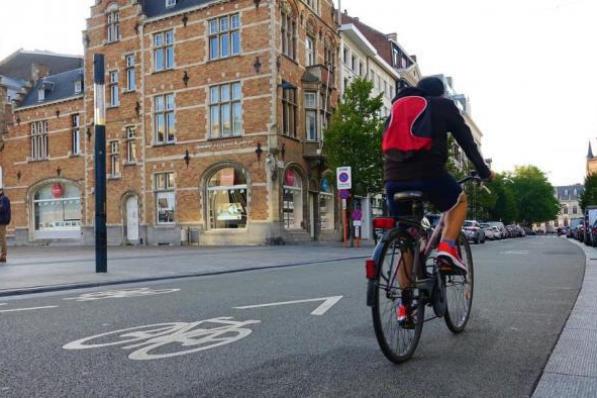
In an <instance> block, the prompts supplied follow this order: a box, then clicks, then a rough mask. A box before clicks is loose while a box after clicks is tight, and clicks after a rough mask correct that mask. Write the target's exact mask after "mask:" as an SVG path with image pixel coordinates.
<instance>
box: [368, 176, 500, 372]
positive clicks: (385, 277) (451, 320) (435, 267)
mask: <svg viewBox="0 0 597 398" xmlns="http://www.w3.org/2000/svg"><path fill="white" fill-rule="evenodd" d="M469 181H474V182H475V183H478V184H479V185H480V186H482V187H483V188H484V189H485V190H487V191H488V192H489V190H488V189H487V188H486V187H485V186H483V184H482V182H483V181H482V180H481V179H480V178H479V177H477V176H476V175H474V174H472V175H470V176H468V177H466V178H464V179H463V180H461V181H459V183H460V184H465V183H467V182H469ZM394 200H396V201H398V202H399V203H401V204H405V205H406V206H407V207H410V208H411V209H412V212H411V214H408V215H405V216H400V217H396V218H394V217H379V218H376V219H375V220H374V226H375V227H376V228H380V229H384V230H385V233H384V236H383V238H382V239H381V241H380V242H379V243H378V244H377V246H376V248H375V250H374V254H373V258H372V259H369V260H367V261H366V267H365V268H366V274H367V279H368V287H367V305H368V306H369V307H371V310H372V315H373V326H374V329H375V335H376V337H377V341H378V343H379V346H380V348H381V350H382V352H383V353H384V355H385V356H386V357H387V358H388V359H389V360H390V361H392V362H394V363H401V362H404V361H406V360H408V359H410V358H411V357H412V356H413V354H414V352H415V350H416V348H417V345H418V343H419V339H420V337H421V333H422V331H423V324H424V323H425V322H427V321H430V320H433V319H437V318H442V317H443V318H444V320H445V322H446V326H447V327H448V329H450V331H451V332H452V333H454V334H458V333H462V332H463V331H464V329H465V327H466V324H467V323H468V321H469V318H470V313H471V306H472V300H473V290H474V269H473V258H472V254H471V248H470V246H469V243H468V240H467V239H466V237H465V236H464V234H461V235H460V238H459V240H458V242H457V243H458V249H459V253H460V256H461V258H462V260H463V262H464V263H465V264H466V265H467V269H468V270H467V273H466V275H463V274H461V273H457V272H441V271H440V268H441V265H442V264H440V262H441V261H443V260H440V259H437V258H435V257H433V256H432V253H433V251H434V250H435V249H436V247H437V245H438V244H439V242H440V239H441V233H442V230H443V226H444V222H445V221H444V220H445V214H442V216H441V218H440V220H439V222H438V223H437V226H436V227H435V228H434V229H433V228H432V227H431V224H430V222H429V221H428V220H427V218H426V217H425V216H424V195H423V193H421V192H401V193H397V194H396V195H395V196H394ZM405 256H408V257H412V264H413V265H412V269H411V272H410V273H408V271H407V275H409V279H410V285H409V286H408V287H406V288H405V289H403V288H401V287H400V286H399V283H398V272H399V268H400V266H401V265H403V266H404V257H405ZM405 270H406V269H405ZM405 290H408V291H409V298H410V302H411V314H410V319H409V320H410V322H409V325H408V326H407V325H403V324H401V322H399V321H398V319H397V318H398V316H397V311H398V305H399V304H400V303H401V299H402V297H403V293H404V291H405ZM384 300H385V301H384ZM427 306H429V307H432V308H433V311H434V313H435V316H433V317H431V318H429V319H425V307H427ZM386 329H390V335H389V336H388V333H387V330H386Z"/></svg>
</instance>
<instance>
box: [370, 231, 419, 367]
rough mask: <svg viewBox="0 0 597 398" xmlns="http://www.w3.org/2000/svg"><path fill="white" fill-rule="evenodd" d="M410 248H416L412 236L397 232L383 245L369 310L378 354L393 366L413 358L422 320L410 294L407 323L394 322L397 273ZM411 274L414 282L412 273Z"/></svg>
mask: <svg viewBox="0 0 597 398" xmlns="http://www.w3.org/2000/svg"><path fill="white" fill-rule="evenodd" d="M413 247H417V246H416V242H413V239H412V237H410V236H409V235H408V234H406V233H402V232H399V233H397V235H396V236H395V237H393V238H391V239H389V240H388V242H386V243H385V244H384V248H383V251H382V253H383V254H382V256H381V258H380V261H379V263H378V264H377V267H378V270H377V280H376V290H377V291H376V293H375V296H374V301H373V306H372V308H371V309H372V313H373V327H374V329H375V336H376V337H377V342H378V343H379V347H380V348H381V351H382V352H383V354H384V355H385V356H386V358H388V359H389V360H390V361H392V362H394V363H401V362H404V361H406V360H408V359H410V358H411V357H412V356H413V354H414V352H415V350H416V348H417V345H418V344H419V339H420V337H421V332H422V330H423V322H424V320H425V305H424V304H423V303H422V302H421V301H420V300H419V299H418V297H415V296H413V295H412V294H411V314H410V315H411V316H410V319H409V322H408V323H405V322H399V321H398V306H399V305H400V303H401V300H402V297H403V293H404V289H403V287H401V286H400V284H399V283H398V270H399V269H400V267H405V257H407V256H410V258H411V259H412V255H411V254H410V253H412V252H413ZM411 275H413V280H414V270H413V272H412V273H411ZM404 287H406V286H404ZM411 292H412V290H411Z"/></svg>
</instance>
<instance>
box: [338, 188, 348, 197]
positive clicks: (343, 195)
mask: <svg viewBox="0 0 597 398" xmlns="http://www.w3.org/2000/svg"><path fill="white" fill-rule="evenodd" d="M348 198H350V191H349V190H348V189H341V190H340V199H348Z"/></svg>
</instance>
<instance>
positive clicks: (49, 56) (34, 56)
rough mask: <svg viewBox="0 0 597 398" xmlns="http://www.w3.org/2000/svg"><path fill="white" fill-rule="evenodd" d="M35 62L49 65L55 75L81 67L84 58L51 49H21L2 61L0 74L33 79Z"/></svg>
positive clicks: (0, 62)
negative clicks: (53, 51) (51, 50)
mask: <svg viewBox="0 0 597 398" xmlns="http://www.w3.org/2000/svg"><path fill="white" fill-rule="evenodd" d="M33 64H39V65H44V66H47V67H48V68H49V74H50V75H54V74H57V73H62V72H65V71H68V70H73V69H76V68H81V67H82V66H83V58H82V57H80V56H74V55H63V54H56V53H52V52H49V51H25V50H23V49H19V50H17V51H15V52H14V53H12V54H11V55H9V56H8V57H6V58H5V59H3V60H2V61H0V75H4V76H9V77H12V78H14V79H20V80H32V79H33V77H32V70H31V65H33Z"/></svg>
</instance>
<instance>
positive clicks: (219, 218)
mask: <svg viewBox="0 0 597 398" xmlns="http://www.w3.org/2000/svg"><path fill="white" fill-rule="evenodd" d="M247 193H248V188H247V178H246V176H245V172H244V171H243V170H239V169H236V168H233V167H227V168H224V169H220V170H219V171H218V172H216V173H215V174H214V175H213V176H212V177H211V178H210V179H209V181H208V184H207V194H208V198H209V200H208V209H207V213H208V216H209V227H210V228H211V229H224V228H225V229H238V228H245V227H246V226H247Z"/></svg>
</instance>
